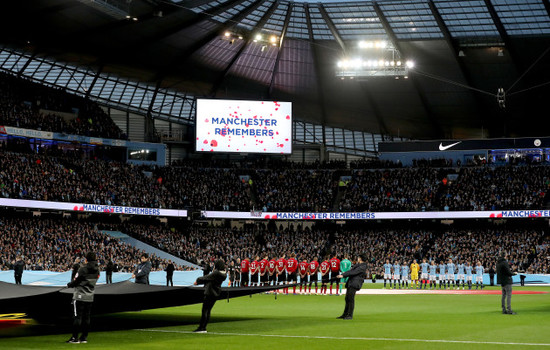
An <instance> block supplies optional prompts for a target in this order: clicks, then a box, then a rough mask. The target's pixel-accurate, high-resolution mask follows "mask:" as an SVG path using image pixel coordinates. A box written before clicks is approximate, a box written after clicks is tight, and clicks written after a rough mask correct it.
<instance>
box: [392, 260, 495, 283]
mask: <svg viewBox="0 0 550 350" xmlns="http://www.w3.org/2000/svg"><path fill="white" fill-rule="evenodd" d="M473 268H474V267H473V266H471V265H470V262H469V261H467V262H466V263H462V262H460V263H458V264H457V265H455V264H454V263H453V260H452V259H449V261H448V262H447V263H445V262H444V261H441V262H440V263H439V265H436V263H435V261H433V260H432V261H431V263H428V262H427V261H426V259H423V260H422V263H421V264H420V265H419V264H418V263H417V262H416V259H415V260H414V261H413V263H412V264H411V265H410V268H409V266H408V265H407V264H405V263H403V265H401V264H400V263H399V261H395V262H394V263H393V264H391V263H390V260H389V259H388V260H386V263H385V264H384V288H386V283H387V282H388V281H389V282H390V289H391V288H394V289H397V288H399V289H401V288H418V289H422V287H423V288H424V289H426V288H427V286H428V283H429V287H430V289H437V284H439V289H447V288H448V289H452V288H455V289H459V288H460V283H461V282H462V289H464V288H465V287H466V286H467V287H468V289H469V290H471V289H472V280H473V277H474V276H473V275H472V269H473ZM420 269H421V270H422V272H421V275H420V280H419V279H418V272H419V270H420ZM409 271H410V278H409ZM455 271H457V273H456V274H455ZM484 272H485V269H484V267H483V266H482V265H481V262H480V261H478V262H477V265H476V266H475V284H476V289H478V288H479V289H483V273H484ZM409 282H410V287H409ZM392 284H393V286H392Z"/></svg>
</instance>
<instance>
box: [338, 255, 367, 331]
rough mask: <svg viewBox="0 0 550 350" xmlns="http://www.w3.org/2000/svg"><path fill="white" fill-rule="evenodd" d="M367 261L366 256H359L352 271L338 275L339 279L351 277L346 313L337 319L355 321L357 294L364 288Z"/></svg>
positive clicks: (347, 288) (348, 285)
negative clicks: (354, 312)
mask: <svg viewBox="0 0 550 350" xmlns="http://www.w3.org/2000/svg"><path fill="white" fill-rule="evenodd" d="M365 260H367V258H366V256H365V255H364V254H361V255H359V257H358V258H357V264H355V265H354V266H353V267H352V268H351V270H349V271H347V272H344V273H343V274H341V275H338V276H337V277H338V278H344V277H349V279H348V281H347V282H346V307H345V308H344V313H343V314H342V315H341V316H338V317H337V318H341V319H344V320H351V319H353V309H354V308H355V293H357V291H358V290H360V289H361V287H363V282H364V281H365V278H367V264H366V263H365Z"/></svg>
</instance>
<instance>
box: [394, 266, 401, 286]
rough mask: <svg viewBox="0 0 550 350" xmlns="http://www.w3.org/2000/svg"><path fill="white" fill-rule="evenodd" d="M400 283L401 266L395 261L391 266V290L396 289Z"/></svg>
mask: <svg viewBox="0 0 550 350" xmlns="http://www.w3.org/2000/svg"><path fill="white" fill-rule="evenodd" d="M400 282H401V264H399V261H398V260H396V261H395V264H393V288H394V289H397V288H398V287H399V283H400Z"/></svg>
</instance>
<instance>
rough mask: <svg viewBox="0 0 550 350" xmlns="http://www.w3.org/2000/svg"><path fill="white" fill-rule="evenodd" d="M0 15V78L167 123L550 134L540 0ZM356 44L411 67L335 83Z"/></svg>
mask: <svg viewBox="0 0 550 350" xmlns="http://www.w3.org/2000/svg"><path fill="white" fill-rule="evenodd" d="M0 6H1V7H2V10H1V11H0V29H1V31H0V44H2V47H3V49H2V51H1V52H0V67H2V68H3V69H5V70H9V71H12V72H14V73H16V74H21V75H22V76H26V77H33V78H35V79H36V80H43V81H45V82H48V83H51V84H54V82H55V84H54V85H57V86H63V85H65V86H67V87H68V88H69V90H73V91H76V92H78V93H80V94H82V95H88V96H91V97H96V98H99V99H103V100H108V101H110V102H115V103H116V102H118V104H119V105H121V106H127V107H128V108H130V109H132V110H136V111H138V112H142V113H144V112H146V113H147V112H148V113H151V114H152V115H153V116H158V117H163V118H165V119H170V120H173V121H182V122H190V121H192V118H193V110H194V104H193V103H194V102H193V98H194V97H196V96H198V97H216V98H240V99H272V100H283V101H292V102H294V116H295V118H297V119H299V120H302V121H304V122H310V123H313V124H321V125H326V126H332V127H341V128H345V129H351V130H360V131H367V132H370V133H376V134H383V135H400V136H405V137H410V138H420V139H422V138H468V137H481V136H492V137H497V136H534V135H540V134H548V130H550V128H549V126H550V119H549V118H547V117H546V115H545V113H544V111H545V110H546V109H547V103H546V100H547V96H548V95H549V93H550V84H549V83H550V54H548V51H549V50H550V14H549V13H550V2H549V0H467V1H466V0H465V1H454V0H400V1H396V0H380V1H346V2H344V1H328V2H313V1H275V0H216V1H207V0H184V1H158V0H157V1H155V0H133V1H126V0H123V1H119V0H95V1H91V0H34V1H29V0H20V1H10V2H4V3H2V5H0ZM226 32H227V33H228V34H226ZM257 34H262V35H263V36H264V38H269V37H271V36H275V37H276V41H275V44H276V45H275V46H273V45H271V42H270V41H265V40H264V39H262V40H255V39H256V35H257ZM241 38H242V39H241ZM360 41H372V42H373V41H386V42H389V43H391V44H393V46H394V47H395V48H396V49H397V50H398V52H399V54H400V56H401V57H403V58H407V59H411V60H414V62H415V68H413V69H412V70H411V71H410V72H409V74H408V79H405V78H404V77H403V76H401V77H400V79H395V77H376V78H372V77H369V78H362V79H353V80H352V79H343V80H342V79H341V78H340V77H337V76H336V71H337V62H338V61H339V60H342V59H344V58H348V57H356V56H357V55H362V54H363V52H362V51H360V49H359V48H358V47H359V42H360ZM45 61H47V62H48V65H47V69H46V70H45V69H44V68H41V67H44V66H41V64H40V63H39V62H42V63H43V62H45ZM67 63H68V65H67ZM52 67H53V68H52ZM70 67H76V68H75V69H69V68H70ZM63 72H65V73H63ZM67 72H69V73H67ZM52 77H55V78H52ZM52 79H54V80H52ZM132 81H134V82H132ZM499 88H502V89H503V91H504V92H505V93H506V95H505V101H504V102H505V103H504V104H505V108H502V107H500V106H499V103H498V102H497V90H498V89H499ZM107 93H108V96H107V95H106V94H107ZM104 95H105V96H104ZM106 96H107V97H106ZM170 99H171V100H170ZM501 102H502V101H501ZM501 104H503V103H501ZM166 106H168V107H169V108H168V107H166Z"/></svg>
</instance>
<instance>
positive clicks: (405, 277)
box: [401, 262, 409, 288]
mask: <svg viewBox="0 0 550 350" xmlns="http://www.w3.org/2000/svg"><path fill="white" fill-rule="evenodd" d="M405 285H406V288H409V265H407V264H405V262H403V265H402V266H401V287H405Z"/></svg>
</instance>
